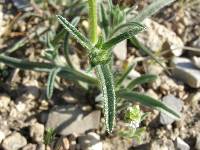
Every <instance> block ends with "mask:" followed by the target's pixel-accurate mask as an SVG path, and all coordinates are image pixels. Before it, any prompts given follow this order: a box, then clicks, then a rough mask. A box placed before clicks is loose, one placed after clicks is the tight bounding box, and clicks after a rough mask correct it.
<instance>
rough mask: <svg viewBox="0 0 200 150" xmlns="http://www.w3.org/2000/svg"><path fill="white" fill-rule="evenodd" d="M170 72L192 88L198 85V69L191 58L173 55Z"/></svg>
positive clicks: (199, 83) (199, 79)
mask: <svg viewBox="0 0 200 150" xmlns="http://www.w3.org/2000/svg"><path fill="white" fill-rule="evenodd" d="M171 67H173V69H172V73H173V75H174V77H175V78H177V79H178V80H181V81H182V82H184V83H186V84H188V85H189V86H191V87H192V88H199V87H200V70H198V69H197V68H196V67H195V66H194V65H193V63H192V62H191V60H189V59H187V58H181V57H175V58H173V59H172V62H171Z"/></svg>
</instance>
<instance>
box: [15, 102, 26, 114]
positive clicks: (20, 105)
mask: <svg viewBox="0 0 200 150" xmlns="http://www.w3.org/2000/svg"><path fill="white" fill-rule="evenodd" d="M16 109H17V111H18V112H23V111H24V110H25V109H26V104H24V103H22V102H19V103H18V104H17V105H16Z"/></svg>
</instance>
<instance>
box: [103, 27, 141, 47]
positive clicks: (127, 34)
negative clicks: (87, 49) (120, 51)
mask: <svg viewBox="0 0 200 150" xmlns="http://www.w3.org/2000/svg"><path fill="white" fill-rule="evenodd" d="M144 29H145V27H144V26H143V25H141V24H139V23H136V24H135V26H132V27H130V28H128V29H127V30H125V31H124V32H123V33H121V34H119V35H117V36H115V37H113V38H111V39H110V40H108V41H107V42H105V43H104V44H103V45H102V49H110V48H112V47H113V46H115V45H116V44H118V43H120V42H121V41H123V40H125V39H129V38H132V37H133V36H134V35H136V34H138V33H139V32H141V31H143V30H144Z"/></svg>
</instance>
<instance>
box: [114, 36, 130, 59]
mask: <svg viewBox="0 0 200 150" xmlns="http://www.w3.org/2000/svg"><path fill="white" fill-rule="evenodd" d="M113 53H114V54H115V56H116V57H117V58H118V59H119V60H125V59H126V57H127V40H124V41H122V42H120V43H118V44H117V45H116V46H115V47H114V48H113Z"/></svg>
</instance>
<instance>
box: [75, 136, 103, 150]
mask: <svg viewBox="0 0 200 150" xmlns="http://www.w3.org/2000/svg"><path fill="white" fill-rule="evenodd" d="M78 143H79V144H80V147H81V149H82V150H102V149H103V144H102V142H101V141H100V136H99V135H98V134H96V133H94V132H90V133H88V134H87V135H84V136H80V137H79V138H78Z"/></svg>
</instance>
